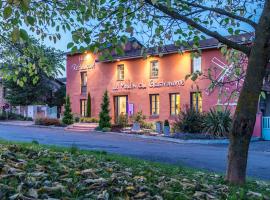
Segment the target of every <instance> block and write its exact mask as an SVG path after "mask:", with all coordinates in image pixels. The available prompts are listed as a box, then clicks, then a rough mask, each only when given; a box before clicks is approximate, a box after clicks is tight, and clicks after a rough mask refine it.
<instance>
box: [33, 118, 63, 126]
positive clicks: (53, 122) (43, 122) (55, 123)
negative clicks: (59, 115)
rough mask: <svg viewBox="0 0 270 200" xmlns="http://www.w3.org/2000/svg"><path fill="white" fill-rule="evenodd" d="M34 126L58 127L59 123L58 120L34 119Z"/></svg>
mask: <svg viewBox="0 0 270 200" xmlns="http://www.w3.org/2000/svg"><path fill="white" fill-rule="evenodd" d="M35 124H36V125H43V126H60V125H61V122H60V120H59V119H52V118H47V117H40V118H36V119H35Z"/></svg>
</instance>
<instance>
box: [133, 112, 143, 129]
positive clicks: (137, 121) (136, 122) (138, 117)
mask: <svg viewBox="0 0 270 200" xmlns="http://www.w3.org/2000/svg"><path fill="white" fill-rule="evenodd" d="M145 119H146V116H145V115H143V113H142V111H139V112H137V113H136V114H135V115H134V116H132V122H133V125H132V131H140V130H141V125H142V124H143V123H144V120H145Z"/></svg>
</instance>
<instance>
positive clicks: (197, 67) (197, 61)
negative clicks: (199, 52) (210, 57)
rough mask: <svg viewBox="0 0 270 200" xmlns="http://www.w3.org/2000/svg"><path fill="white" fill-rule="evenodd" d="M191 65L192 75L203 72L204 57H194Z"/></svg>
mask: <svg viewBox="0 0 270 200" xmlns="http://www.w3.org/2000/svg"><path fill="white" fill-rule="evenodd" d="M191 65H192V66H191V73H195V72H202V57H201V56H199V57H193V58H192V63H191Z"/></svg>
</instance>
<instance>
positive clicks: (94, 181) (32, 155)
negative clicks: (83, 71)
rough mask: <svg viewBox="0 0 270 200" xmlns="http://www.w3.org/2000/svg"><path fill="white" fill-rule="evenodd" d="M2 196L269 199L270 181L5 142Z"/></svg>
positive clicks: (27, 199)
mask: <svg viewBox="0 0 270 200" xmlns="http://www.w3.org/2000/svg"><path fill="white" fill-rule="evenodd" d="M0 155H1V158H0V199H23V200H31V199H49V198H54V199H64V200H68V199H100V200H102V199H104V200H105V199H156V200H161V199H235V200H239V199H243V200H247V199H269V197H270V184H269V183H266V182H261V181H254V180H249V181H248V182H247V184H246V185H245V186H243V187H237V186H230V185H227V184H226V183H225V182H224V181H223V177H222V176H221V175H218V174H213V173H207V172H202V171H197V170H192V169H186V168H181V167H176V166H171V165H165V164H158V163H153V162H146V161H142V160H138V159H133V158H127V157H123V156H117V155H112V154H107V153H106V152H93V151H84V150H78V149H77V148H76V147H72V148H60V147H50V146H44V145H38V144H36V143H34V142H33V143H28V144H27V143H16V144H14V143H9V142H6V141H0Z"/></svg>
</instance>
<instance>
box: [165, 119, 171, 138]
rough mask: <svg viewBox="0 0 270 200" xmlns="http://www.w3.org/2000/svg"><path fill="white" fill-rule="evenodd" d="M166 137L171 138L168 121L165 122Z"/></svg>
mask: <svg viewBox="0 0 270 200" xmlns="http://www.w3.org/2000/svg"><path fill="white" fill-rule="evenodd" d="M164 135H165V136H170V123H169V121H168V120H167V119H166V120H165V121H164Z"/></svg>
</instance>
